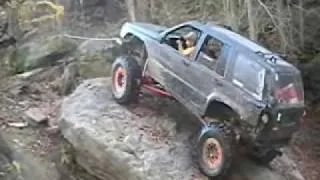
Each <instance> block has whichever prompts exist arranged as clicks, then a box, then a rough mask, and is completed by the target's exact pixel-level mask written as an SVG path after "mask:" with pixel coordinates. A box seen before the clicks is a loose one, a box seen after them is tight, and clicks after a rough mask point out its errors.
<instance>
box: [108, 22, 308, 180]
mask: <svg viewBox="0 0 320 180" xmlns="http://www.w3.org/2000/svg"><path fill="white" fill-rule="evenodd" d="M191 31H193V32H195V33H196V34H197V42H196V48H195V51H194V53H193V55H192V56H191V57H186V56H184V55H182V54H180V53H179V51H178V50H177V40H183V38H182V37H184V35H185V34H187V33H189V32H191ZM120 35H121V38H122V39H123V49H124V50H125V51H124V54H123V56H120V57H118V58H117V59H116V60H115V61H114V63H113V66H112V72H113V74H112V79H113V81H112V82H113V85H112V94H113V97H114V98H115V100H116V101H117V102H118V103H119V104H128V103H131V102H133V101H135V100H137V97H138V94H139V92H140V91H141V89H147V90H149V91H151V92H153V93H155V94H157V95H160V96H164V97H170V98H174V99H175V100H177V101H178V102H180V103H181V104H182V105H184V106H185V107H186V108H187V109H188V110H189V111H190V112H191V113H193V114H194V115H195V117H197V119H198V120H199V121H200V122H201V124H202V128H201V132H200V135H199V140H198V143H199V144H198V154H199V168H200V170H201V171H202V172H203V173H204V174H205V175H207V176H209V177H221V176H224V175H226V174H227V172H228V169H230V165H231V161H232V155H233V151H234V150H235V149H236V148H235V145H236V144H237V143H238V142H240V143H241V144H245V146H246V147H247V148H248V149H249V150H250V151H249V152H250V154H251V155H252V157H255V159H257V160H259V161H260V162H261V163H264V164H268V163H269V162H271V161H272V160H273V159H274V158H275V157H277V156H278V155H281V151H280V148H281V147H283V146H285V145H288V143H289V141H290V139H291V137H292V135H293V133H295V132H296V131H297V130H298V129H299V126H300V124H301V122H302V120H303V116H304V113H305V111H304V91H303V83H302V80H301V75H300V72H299V70H298V69H297V68H295V67H294V66H293V65H291V64H289V63H288V62H286V61H285V60H284V59H283V58H282V57H281V56H280V55H277V54H275V53H273V52H271V51H269V50H267V49H265V48H264V47H262V46H261V45H259V44H257V43H255V42H253V41H251V40H249V39H247V38H245V37H243V36H241V35H239V34H237V33H235V32H233V31H232V30H230V28H226V27H225V26H221V25H217V24H213V23H210V22H200V21H188V22H185V23H181V24H178V25H176V26H174V27H170V28H168V27H163V26H158V25H154V24H147V23H138V22H137V23H128V22H127V23H125V24H124V25H123V26H122V28H121V32H120Z"/></svg>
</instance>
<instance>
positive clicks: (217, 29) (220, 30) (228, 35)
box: [188, 21, 298, 71]
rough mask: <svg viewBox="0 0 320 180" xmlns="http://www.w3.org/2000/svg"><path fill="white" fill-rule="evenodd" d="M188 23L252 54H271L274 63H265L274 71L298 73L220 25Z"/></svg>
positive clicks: (267, 51)
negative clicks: (274, 60)
mask: <svg viewBox="0 0 320 180" xmlns="http://www.w3.org/2000/svg"><path fill="white" fill-rule="evenodd" d="M188 23H189V24H191V25H193V26H195V27H198V28H199V29H201V30H203V31H205V32H207V33H208V34H218V35H219V36H220V37H221V38H223V39H225V40H227V41H229V42H230V43H231V44H235V45H237V46H241V47H243V48H246V49H248V50H250V51H252V52H254V53H256V52H261V53H264V54H269V55H270V54H271V55H272V56H274V57H276V59H277V60H276V62H272V61H267V62H269V63H268V64H269V65H270V66H271V67H272V68H274V69H275V70H276V71H282V70H284V69H288V68H290V69H291V70H292V68H293V69H295V70H297V71H298V69H297V68H296V67H295V66H293V65H292V64H290V63H288V62H287V61H285V60H284V59H283V58H281V57H280V56H279V55H277V54H276V53H273V52H272V51H270V50H268V49H266V48H265V47H263V46H262V45H260V44H258V43H257V42H254V41H252V40H250V39H248V38H246V37H244V36H242V35H240V34H238V33H236V32H233V31H232V30H229V29H227V28H225V27H222V26H220V25H217V24H214V23H210V22H200V21H189V22H188Z"/></svg>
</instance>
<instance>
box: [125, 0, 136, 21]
mask: <svg viewBox="0 0 320 180" xmlns="http://www.w3.org/2000/svg"><path fill="white" fill-rule="evenodd" d="M127 8H128V14H129V17H130V20H131V21H133V22H134V21H136V20H137V17H136V1H135V0H127Z"/></svg>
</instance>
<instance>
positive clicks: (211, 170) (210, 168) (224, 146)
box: [198, 123, 235, 178]
mask: <svg viewBox="0 0 320 180" xmlns="http://www.w3.org/2000/svg"><path fill="white" fill-rule="evenodd" d="M208 128H209V129H208V130H206V131H204V133H202V134H201V135H200V138H199V144H198V148H199V149H198V158H199V160H198V161H199V168H200V171H201V172H202V173H203V174H205V175H206V176H208V177H210V178H224V177H225V176H227V173H228V172H229V169H230V167H231V162H232V158H233V145H234V143H235V141H234V137H235V136H234V133H233V131H232V130H231V129H229V128H228V127H227V126H226V125H225V124H223V123H214V124H211V125H210V126H209V127H208ZM210 143H211V145H210ZM215 148H216V149H215ZM209 149H210V150H212V149H213V151H211V153H213V154H210V153H209V151H208V150H209ZM214 149H215V150H214ZM208 153H209V154H208Z"/></svg>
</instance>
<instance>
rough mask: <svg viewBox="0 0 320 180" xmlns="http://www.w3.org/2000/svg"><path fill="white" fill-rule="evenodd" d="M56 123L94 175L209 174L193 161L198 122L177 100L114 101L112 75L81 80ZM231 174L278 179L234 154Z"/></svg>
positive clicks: (241, 178)
mask: <svg viewBox="0 0 320 180" xmlns="http://www.w3.org/2000/svg"><path fill="white" fill-rule="evenodd" d="M61 113H62V114H61V118H60V119H61V122H60V128H61V132H62V134H63V136H64V138H65V139H66V140H67V141H68V142H69V143H70V144H71V145H72V146H73V149H74V151H75V152H74V156H75V159H76V161H77V164H78V165H79V166H81V167H82V168H84V169H85V170H86V171H87V172H88V173H89V174H91V175H93V176H95V177H96V178H98V179H108V180H113V179H114V180H118V179H132V180H135V179H146V180H148V179H152V180H157V179H159V180H160V179H207V178H206V177H205V176H203V175H202V174H201V173H200V172H199V170H198V167H197V161H196V159H197V156H196V154H195V152H196V146H195V138H196V137H197V132H198V130H199V125H198V124H197V122H196V121H193V120H192V119H193V117H192V116H191V115H190V114H189V113H188V112H186V110H184V109H183V108H182V107H181V105H179V104H178V103H174V102H172V101H169V100H165V99H163V100H157V101H155V100H154V97H146V96H144V97H141V98H140V102H139V103H138V104H132V105H130V106H127V107H125V106H120V105H118V104H117V103H116V102H114V101H113V99H112V96H111V91H110V79H105V78H97V79H90V80H86V81H84V82H83V83H82V84H81V85H80V86H78V87H77V89H76V90H75V91H74V92H73V93H72V94H71V95H70V96H69V97H67V98H66V99H65V100H64V102H63V104H62V112H61ZM234 161H235V162H236V163H235V164H234V165H233V168H232V173H231V174H230V177H229V179H231V180H270V179H273V180H282V179H284V178H283V177H282V176H280V175H278V174H277V173H275V172H272V171H271V170H269V169H268V168H265V167H259V166H257V165H256V164H253V163H252V162H251V161H248V160H243V158H242V157H236V159H235V160H234Z"/></svg>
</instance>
